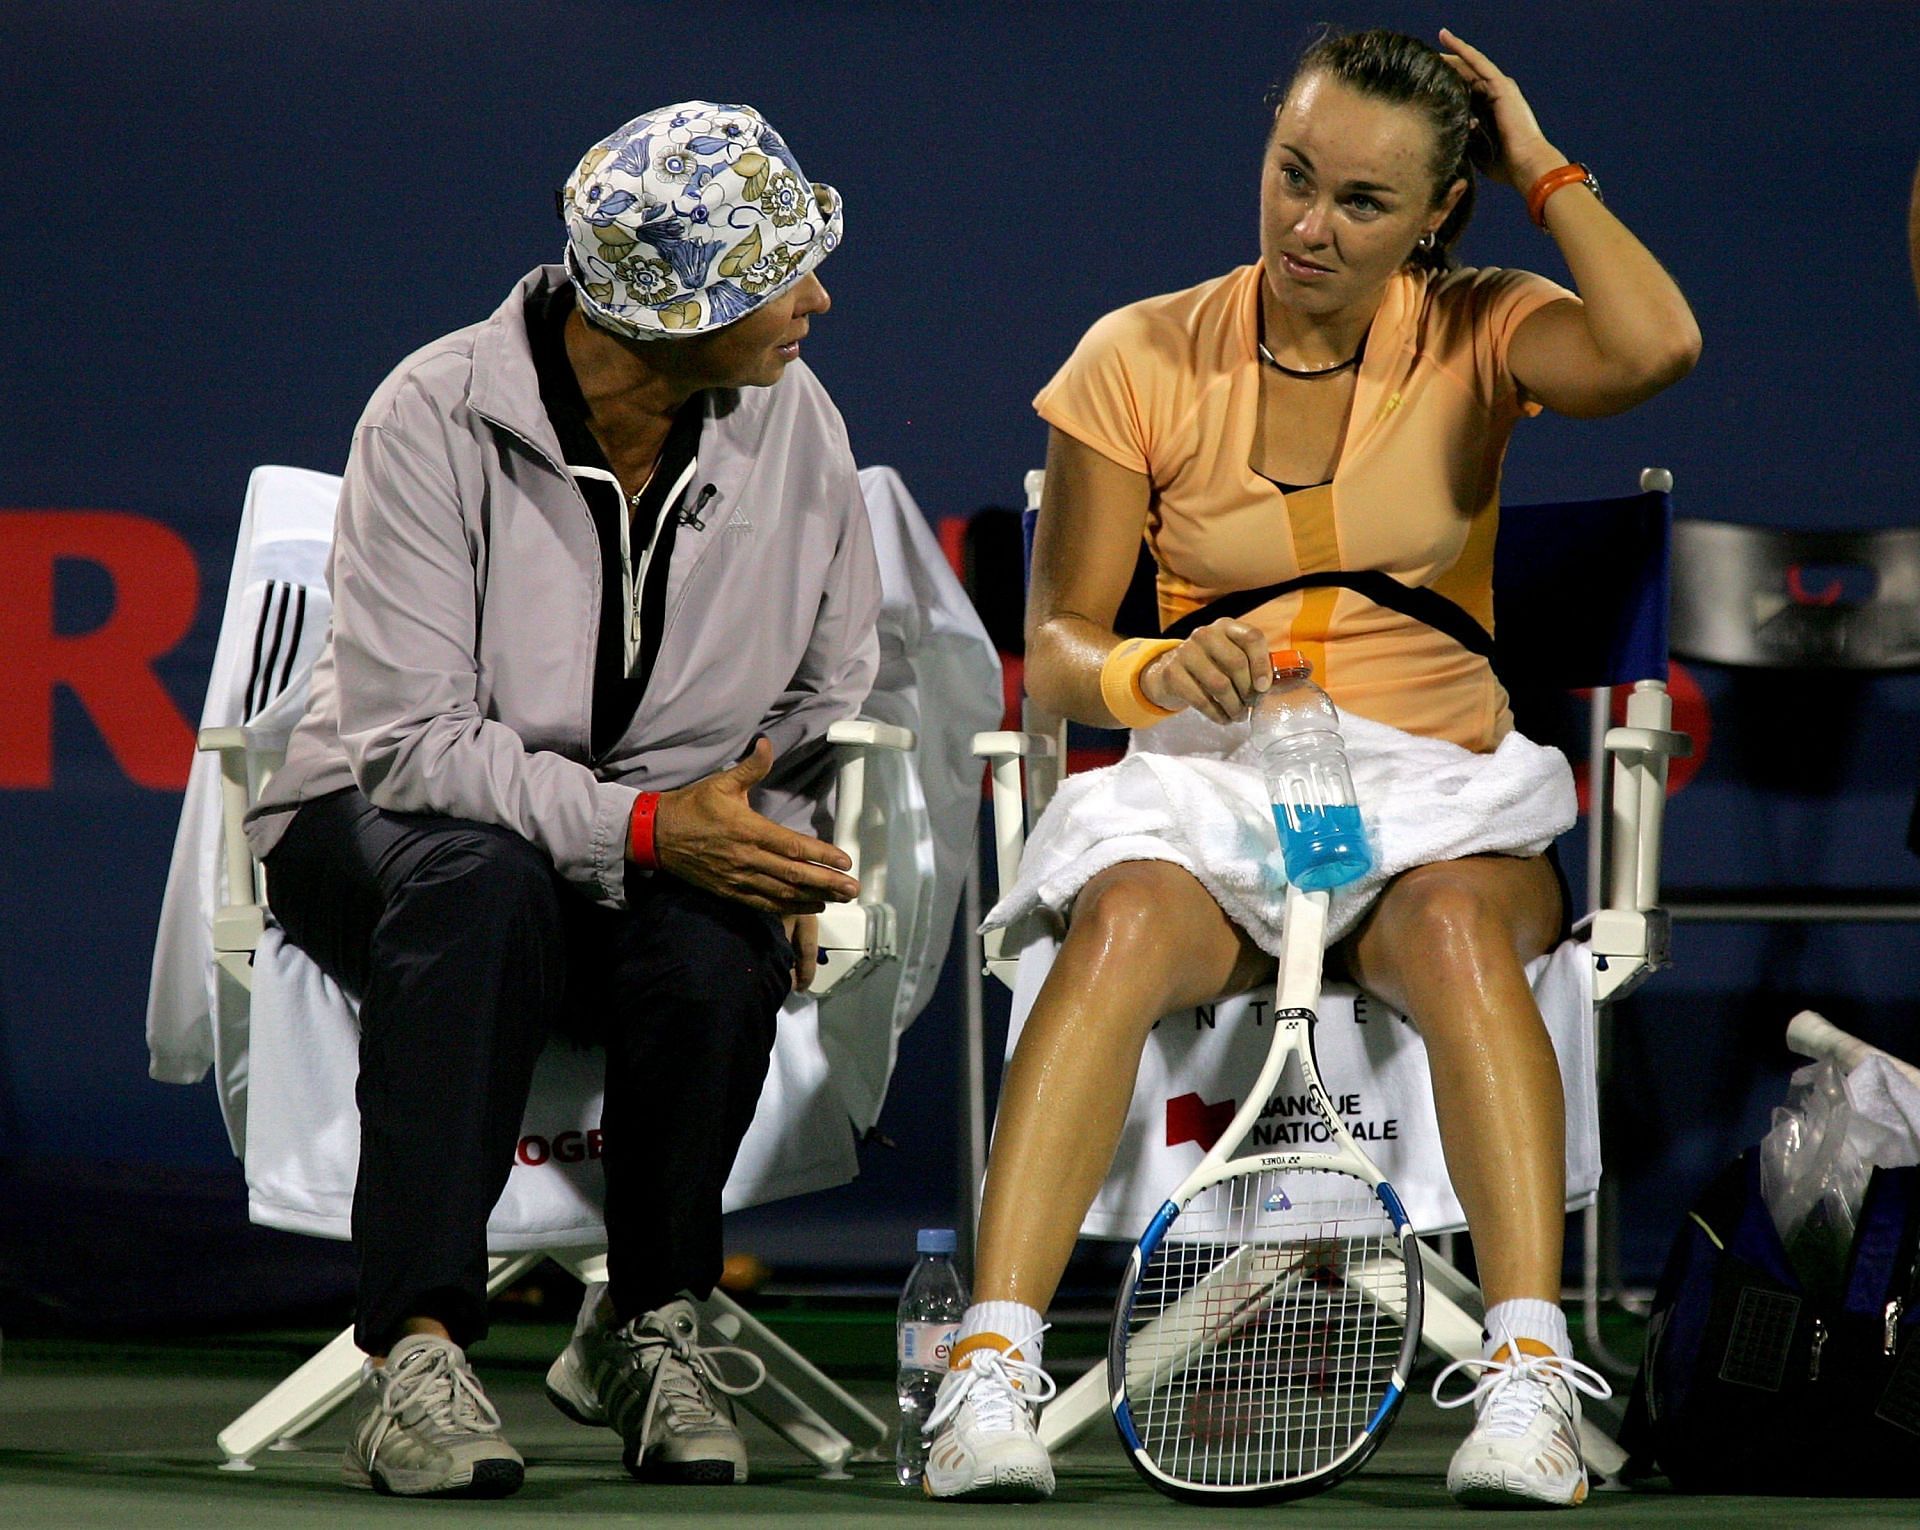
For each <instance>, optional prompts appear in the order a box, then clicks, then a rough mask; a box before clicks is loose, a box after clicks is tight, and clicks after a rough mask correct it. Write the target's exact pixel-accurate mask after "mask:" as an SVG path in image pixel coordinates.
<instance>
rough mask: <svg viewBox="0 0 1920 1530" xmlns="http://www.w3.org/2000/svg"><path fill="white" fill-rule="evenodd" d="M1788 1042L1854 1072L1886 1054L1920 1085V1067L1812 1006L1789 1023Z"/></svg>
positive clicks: (1909, 1079) (1803, 1052) (1804, 1054)
mask: <svg viewBox="0 0 1920 1530" xmlns="http://www.w3.org/2000/svg"><path fill="white" fill-rule="evenodd" d="M1787 1045H1788V1046H1789V1047H1791V1048H1792V1049H1793V1050H1794V1051H1796V1052H1798V1053H1799V1054H1800V1055H1801V1056H1802V1057H1811V1058H1813V1059H1814V1060H1815V1061H1818V1062H1831V1063H1835V1064H1837V1065H1838V1066H1839V1068H1840V1070H1841V1071H1842V1072H1843V1073H1850V1072H1852V1071H1853V1070H1854V1069H1855V1068H1856V1067H1858V1066H1859V1065H1860V1064H1861V1063H1863V1062H1865V1061H1866V1060H1867V1059H1868V1058H1869V1057H1884V1058H1886V1060H1887V1061H1888V1062H1889V1063H1891V1064H1892V1065H1893V1068H1894V1071H1895V1072H1897V1073H1899V1074H1900V1075H1901V1076H1902V1077H1904V1078H1905V1079H1906V1080H1907V1082H1908V1083H1910V1084H1913V1085H1914V1086H1915V1087H1917V1088H1920V1068H1916V1067H1914V1066H1913V1064H1911V1063H1907V1062H1902V1061H1901V1060H1900V1059H1899V1058H1897V1057H1895V1056H1893V1055H1892V1054H1891V1053H1889V1052H1883V1051H1881V1050H1880V1049H1879V1048H1878V1047H1871V1046H1868V1045H1867V1044H1866V1042H1864V1041H1862V1040H1861V1039H1860V1038H1859V1037H1857V1036H1849V1035H1848V1034H1847V1033H1846V1032H1845V1031H1843V1030H1841V1029H1840V1027H1839V1026H1837V1025H1835V1024H1834V1023H1833V1022H1832V1021H1830V1020H1828V1019H1827V1018H1826V1017H1825V1016H1823V1015H1816V1014H1815V1013H1814V1012H1813V1011H1812V1010H1810V1009H1803V1010H1801V1011H1800V1013H1799V1014H1797V1015H1795V1016H1794V1017H1793V1018H1792V1019H1791V1020H1789V1021H1788V1022H1787Z"/></svg>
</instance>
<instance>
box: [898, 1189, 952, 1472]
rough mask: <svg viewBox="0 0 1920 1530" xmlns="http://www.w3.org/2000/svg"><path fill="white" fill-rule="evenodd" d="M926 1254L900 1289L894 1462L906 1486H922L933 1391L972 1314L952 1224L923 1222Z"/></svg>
mask: <svg viewBox="0 0 1920 1530" xmlns="http://www.w3.org/2000/svg"><path fill="white" fill-rule="evenodd" d="M915 1244H916V1247H917V1248H918V1249H919V1251H920V1258H919V1260H918V1261H917V1262H916V1263H915V1264H914V1267H913V1273H912V1274H911V1275H909V1276H908V1277H907V1284H906V1289H905V1290H903V1291H902V1292H901V1293H900V1325H899V1335H900V1349H899V1356H900V1370H899V1374H898V1377H897V1383H898V1384H897V1387H896V1391H897V1392H898V1394H899V1398H900V1438H899V1440H898V1442H897V1443H896V1445H895V1447H894V1452H893V1465H894V1470H895V1472H896V1474H897V1475H898V1476H899V1478H900V1485H901V1486H902V1487H918V1486H919V1485H920V1473H921V1471H922V1469H923V1468H924V1467H925V1466H926V1462H927V1445H926V1441H925V1440H923V1439H922V1438H921V1437H920V1430H921V1428H922V1427H923V1426H924V1425H925V1424H926V1421H927V1415H928V1414H930V1413H931V1412H933V1395H934V1393H936V1392H938V1391H939V1390H940V1378H941V1377H942V1376H944V1375H946V1374H947V1357H948V1356H949V1355H950V1354H951V1353H952V1352H953V1340H954V1335H955V1334H957V1333H958V1332H959V1331H960V1319H961V1318H963V1317H965V1316H966V1315H967V1283H966V1282H965V1281H964V1280H962V1279H961V1278H960V1271H959V1270H958V1269H956V1268H955V1267H954V1263H953V1250H954V1244H955V1239H954V1236H953V1229H952V1228H950V1227H923V1228H921V1229H920V1236H919V1237H918V1238H917V1239H916V1240H915Z"/></svg>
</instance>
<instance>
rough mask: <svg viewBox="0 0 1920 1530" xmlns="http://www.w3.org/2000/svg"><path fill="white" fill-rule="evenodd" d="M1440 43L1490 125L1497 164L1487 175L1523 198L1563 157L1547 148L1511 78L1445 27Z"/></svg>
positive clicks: (1476, 106) (1484, 55)
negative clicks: (1496, 151) (1497, 148)
mask: <svg viewBox="0 0 1920 1530" xmlns="http://www.w3.org/2000/svg"><path fill="white" fill-rule="evenodd" d="M1440 41H1441V42H1443V43H1444V44H1446V46H1447V47H1448V48H1450V49H1452V50H1453V51H1452V52H1450V53H1443V54H1441V55H1440V56H1441V57H1442V58H1443V59H1445V60H1446V63H1447V65H1448V67H1449V68H1451V69H1452V70H1453V72H1454V73H1455V74H1457V75H1459V76H1460V78H1461V79H1462V80H1464V81H1466V84H1467V89H1468V90H1469V91H1471V92H1472V93H1473V97H1474V107H1475V110H1476V111H1477V112H1479V113H1481V114H1483V115H1485V116H1487V117H1490V118H1491V120H1492V126H1493V137H1494V142H1495V143H1496V144H1497V145H1498V146H1499V158H1498V159H1496V160H1495V161H1494V163H1493V164H1492V165H1490V166H1489V167H1488V172H1487V173H1488V174H1490V175H1491V176H1493V178H1494V179H1495V180H1499V181H1505V182H1506V183H1507V184H1508V185H1509V186H1511V187H1513V189H1514V190H1515V191H1518V192H1520V193H1521V194H1523V195H1524V194H1525V193H1526V191H1527V189H1528V188H1529V187H1530V186H1532V185H1533V183H1534V182H1535V181H1536V180H1538V179H1539V178H1540V176H1541V175H1542V174H1544V173H1545V172H1546V171H1548V170H1551V169H1553V168H1554V167H1555V166H1557V165H1562V164H1565V163H1566V158H1565V156H1564V155H1562V154H1561V153H1560V152H1559V151H1558V150H1556V149H1555V148H1554V147H1553V145H1551V144H1550V143H1548V142H1547V137H1546V134H1544V133H1542V132H1541V131H1540V123H1539V122H1538V120H1537V119H1536V118H1535V117H1534V115H1533V108H1532V107H1531V106H1529V105H1528V104H1527V98H1526V97H1525V96H1524V95H1522V94H1521V92H1520V87H1519V85H1518V84H1517V83H1515V81H1514V80H1513V78H1512V77H1511V76H1510V75H1505V74H1502V73H1501V72H1500V69H1499V67H1498V66H1497V65H1496V64H1495V63H1494V62H1493V60H1492V59H1490V58H1488V57H1487V56H1486V54H1484V53H1482V52H1481V51H1480V50H1479V49H1478V48H1476V47H1474V46H1472V45H1471V44H1470V43H1465V42H1462V41H1461V40H1460V39H1459V38H1457V37H1455V36H1454V35H1453V33H1451V32H1449V31H1448V30H1447V29H1446V28H1445V27H1442V28H1441V29H1440Z"/></svg>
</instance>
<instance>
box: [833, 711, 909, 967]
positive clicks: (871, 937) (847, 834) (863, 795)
mask: <svg viewBox="0 0 1920 1530" xmlns="http://www.w3.org/2000/svg"><path fill="white" fill-rule="evenodd" d="M827 742H828V743H829V744H832V745H833V746H834V748H835V749H836V750H838V751H839V756H840V764H839V769H838V773H837V775H836V776H835V778H834V794H833V842H834V844H835V845H836V846H837V847H838V848H839V849H840V850H841V851H843V852H844V853H845V854H846V857H847V860H848V861H849V862H850V863H851V864H850V866H849V867H848V873H847V874H848V875H849V876H851V877H852V878H853V879H854V880H855V881H857V882H859V883H860V897H859V899H858V901H856V902H853V903H829V904H828V905H827V906H826V907H825V908H824V909H822V910H821V911H820V914H819V921H818V946H819V951H820V965H819V967H818V969H817V970H816V971H815V973H814V979H813V988H812V992H813V994H814V996H815V997H816V998H825V997H826V995H827V994H828V993H830V992H831V991H832V990H833V989H835V988H837V987H838V986H839V985H840V984H842V983H844V982H846V981H847V980H848V979H850V978H854V977H858V976H860V975H862V974H864V973H866V972H868V971H870V970H871V969H872V968H873V967H875V966H876V965H878V964H879V963H881V962H883V961H889V960H893V959H895V958H897V957H898V956H899V954H900V924H899V919H898V916H897V915H896V913H895V911H894V908H893V905H892V904H891V903H889V902H888V901H887V891H886V867H885V866H884V865H882V866H878V867H868V866H867V865H866V864H865V856H864V854H863V852H864V849H865V846H864V845H863V844H862V837H861V828H862V825H863V824H864V823H865V821H866V819H867V818H868V816H869V813H870V812H872V811H877V810H876V809H872V808H871V805H870V804H869V802H868V800H867V760H868V758H869V757H870V756H871V755H872V754H873V753H874V751H876V750H882V749H884V750H888V751H890V752H892V753H895V754H907V753H910V752H911V751H912V750H913V749H914V747H915V746H916V745H917V744H918V743H919V739H918V737H917V736H916V735H915V733H914V731H913V729H911V728H902V727H898V726H896V725H894V724H892V723H883V722H876V721H874V720H873V719H871V718H865V717H862V718H853V719H849V720H847V721H844V722H837V723H833V724H831V725H830V726H829V727H828V728H827Z"/></svg>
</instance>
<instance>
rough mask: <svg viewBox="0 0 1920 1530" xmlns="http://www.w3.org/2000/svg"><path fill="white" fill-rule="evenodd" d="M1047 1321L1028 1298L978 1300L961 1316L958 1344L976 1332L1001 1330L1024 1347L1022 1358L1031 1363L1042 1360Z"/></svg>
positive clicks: (1001, 1332) (1001, 1335) (1034, 1363)
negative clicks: (1042, 1330) (1042, 1328)
mask: <svg viewBox="0 0 1920 1530" xmlns="http://www.w3.org/2000/svg"><path fill="white" fill-rule="evenodd" d="M1045 1322H1046V1319H1045V1318H1044V1317H1042V1316H1041V1315H1040V1314H1039V1313H1038V1312H1035V1311H1034V1310H1033V1308H1031V1307H1029V1306H1027V1305H1026V1303H1024V1302H975V1303H974V1304H973V1305H972V1306H971V1307H969V1308H967V1315H966V1316H965V1317H963V1318H962V1319H961V1320H960V1332H959V1333H958V1334H956V1335H955V1336H954V1342H955V1345H956V1346H957V1345H958V1344H959V1341H960V1340H962V1339H971V1338H972V1337H973V1336H974V1335H975V1334H982V1333H991V1334H997V1335H999V1336H1000V1337H1001V1338H1003V1339H1005V1340H1006V1341H1007V1342H1008V1343H1009V1344H1011V1345H1013V1346H1014V1347H1015V1348H1017V1349H1018V1350H1019V1351H1020V1358H1021V1359H1023V1360H1025V1361H1027V1362H1028V1363H1029V1364H1031V1365H1038V1364H1040V1351H1041V1348H1042V1346H1041V1342H1040V1328H1041V1325H1042V1324H1044V1323H1045Z"/></svg>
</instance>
